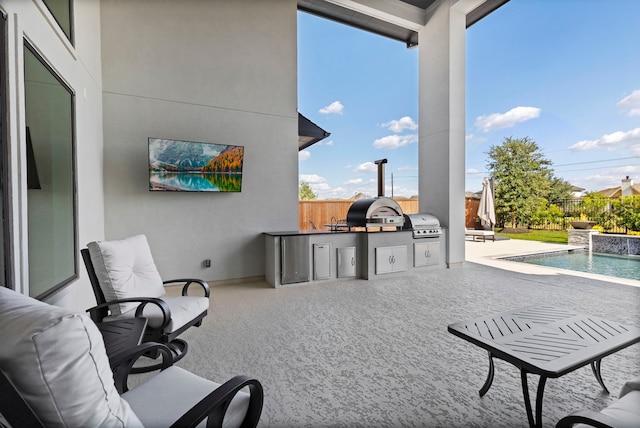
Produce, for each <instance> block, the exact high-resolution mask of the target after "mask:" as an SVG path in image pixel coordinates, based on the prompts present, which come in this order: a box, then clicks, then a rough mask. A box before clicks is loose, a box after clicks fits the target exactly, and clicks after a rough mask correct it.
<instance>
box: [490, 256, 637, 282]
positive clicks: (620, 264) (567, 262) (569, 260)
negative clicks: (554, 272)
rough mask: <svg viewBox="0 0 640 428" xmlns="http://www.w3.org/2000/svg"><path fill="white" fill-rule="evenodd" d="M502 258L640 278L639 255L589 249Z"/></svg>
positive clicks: (620, 276)
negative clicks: (591, 250)
mask: <svg viewBox="0 0 640 428" xmlns="http://www.w3.org/2000/svg"><path fill="white" fill-rule="evenodd" d="M502 260H511V261H516V262H522V263H529V264H534V265H540V266H549V267H555V268H560V269H569V270H575V271H579V272H587V273H595V274H598V275H607V276H614V277H617V278H627V279H638V280H640V257H639V256H620V255H616V254H602V253H591V252H589V251H587V250H568V251H554V252H551V253H541V254H531V255H526V256H513V257H505V258H503V259H502Z"/></svg>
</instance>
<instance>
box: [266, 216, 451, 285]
mask: <svg viewBox="0 0 640 428" xmlns="http://www.w3.org/2000/svg"><path fill="white" fill-rule="evenodd" d="M264 235H265V279H266V281H267V283H269V284H270V285H271V286H273V287H281V286H286V285H289V284H302V283H311V282H316V281H324V280H330V279H333V280H335V279H341V278H350V279H353V278H361V279H367V280H369V279H375V278H376V277H379V276H382V275H384V276H388V275H403V274H406V273H407V272H411V271H414V272H415V271H418V270H420V271H422V270H424V271H428V270H431V269H442V268H445V267H446V260H445V258H446V247H445V246H446V231H445V230H444V229H442V228H439V233H437V234H436V235H431V236H429V235H426V236H424V235H422V236H421V235H420V234H419V233H418V234H416V233H415V230H395V229H394V230H379V229H376V230H375V231H374V230H358V231H354V230H338V231H331V230H321V229H316V230H303V231H288V232H265V233H264Z"/></svg>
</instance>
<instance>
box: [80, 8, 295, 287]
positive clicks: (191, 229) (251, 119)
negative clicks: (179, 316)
mask: <svg viewBox="0 0 640 428" xmlns="http://www.w3.org/2000/svg"><path fill="white" fill-rule="evenodd" d="M101 28H102V64H103V88H104V93H103V100H104V104H103V108H104V177H105V230H106V238H107V239H118V238H122V237H125V236H128V235H132V234H137V233H144V234H146V235H147V237H148V239H149V243H150V245H151V247H152V251H153V255H154V259H155V262H156V264H157V265H158V269H159V270H160V273H161V275H162V276H163V278H165V279H169V278H174V277H184V276H194V277H199V278H203V279H205V280H224V279H234V278H247V277H254V276H262V275H264V237H263V235H262V232H265V231H276V230H289V229H297V224H298V211H297V209H298V189H297V176H298V162H297V156H298V152H297V139H298V137H297V124H298V122H297V93H296V90H297V89H296V88H297V84H296V81H297V50H296V49H297V48H296V45H297V42H296V40H297V34H296V2H295V0H270V1H268V2H263V1H251V0H234V1H204V0H181V1H178V2H161V3H160V4H158V2H153V1H150V0H136V1H130V0H109V1H103V2H102V15H101ZM148 137H158V138H170V139H178V140H190V141H201V142H211V143H223V144H236V145H243V146H244V147H245V161H244V175H243V183H242V192H241V193H226V194H223V193H182V192H180V193H174V192H149V190H148V170H147V166H148V165H147V164H148V160H147V138H148ZM83 244H84V243H83ZM204 259H211V260H212V266H211V268H208V269H207V268H205V267H204V266H203V264H202V262H203V260H204Z"/></svg>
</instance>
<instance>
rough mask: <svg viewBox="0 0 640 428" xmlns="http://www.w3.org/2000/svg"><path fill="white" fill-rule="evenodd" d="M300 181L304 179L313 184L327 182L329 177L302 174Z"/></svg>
mask: <svg viewBox="0 0 640 428" xmlns="http://www.w3.org/2000/svg"><path fill="white" fill-rule="evenodd" d="M298 181H299V182H303V181H304V182H305V183H307V184H309V185H312V184H321V183H326V182H327V179H326V178H324V177H323V176H321V175H317V174H300V175H299V177H298Z"/></svg>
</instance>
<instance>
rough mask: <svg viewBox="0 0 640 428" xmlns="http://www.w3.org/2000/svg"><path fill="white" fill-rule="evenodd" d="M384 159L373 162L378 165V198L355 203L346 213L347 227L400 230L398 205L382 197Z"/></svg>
mask: <svg viewBox="0 0 640 428" xmlns="http://www.w3.org/2000/svg"><path fill="white" fill-rule="evenodd" d="M386 163H387V160H386V159H380V160H377V161H375V164H376V165H378V197H377V198H370V199H360V200H358V201H355V202H354V203H353V204H352V205H351V206H350V207H349V211H348V212H347V226H348V227H349V229H351V228H352V227H367V228H369V227H387V226H395V227H396V228H402V226H403V225H404V220H405V217H404V214H403V213H402V208H401V207H400V205H399V204H398V203H397V202H396V201H394V200H393V199H391V198H387V197H385V196H384V165H385V164H386Z"/></svg>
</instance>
